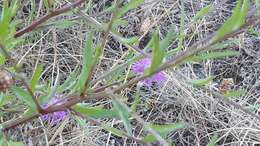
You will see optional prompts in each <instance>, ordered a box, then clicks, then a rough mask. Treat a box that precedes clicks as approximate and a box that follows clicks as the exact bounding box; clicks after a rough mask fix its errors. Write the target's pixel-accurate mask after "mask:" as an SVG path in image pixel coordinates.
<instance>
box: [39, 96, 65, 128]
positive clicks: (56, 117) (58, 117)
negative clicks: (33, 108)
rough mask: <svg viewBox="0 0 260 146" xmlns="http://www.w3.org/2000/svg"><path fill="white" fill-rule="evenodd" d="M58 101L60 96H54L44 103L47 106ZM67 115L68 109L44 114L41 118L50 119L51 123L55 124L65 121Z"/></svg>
mask: <svg viewBox="0 0 260 146" xmlns="http://www.w3.org/2000/svg"><path fill="white" fill-rule="evenodd" d="M57 101H58V98H56V97H54V98H52V99H51V100H50V101H49V102H48V103H47V104H46V105H44V106H43V107H44V108H46V107H47V106H49V105H51V104H54V103H56V102H57ZM67 115H68V112H67V111H58V112H54V113H49V114H46V115H42V116H41V119H42V120H43V121H48V122H49V123H51V124H53V125H55V124H57V123H59V122H61V121H63V120H64V119H65V118H66V117H67Z"/></svg>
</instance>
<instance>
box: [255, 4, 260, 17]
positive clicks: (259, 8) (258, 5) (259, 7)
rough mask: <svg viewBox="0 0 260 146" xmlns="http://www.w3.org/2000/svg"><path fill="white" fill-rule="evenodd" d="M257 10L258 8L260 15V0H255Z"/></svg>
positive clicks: (259, 15) (259, 14)
mask: <svg viewBox="0 0 260 146" xmlns="http://www.w3.org/2000/svg"><path fill="white" fill-rule="evenodd" d="M255 5H256V10H257V12H256V13H257V16H258V17H260V0H255Z"/></svg>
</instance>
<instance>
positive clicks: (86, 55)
mask: <svg viewBox="0 0 260 146" xmlns="http://www.w3.org/2000/svg"><path fill="white" fill-rule="evenodd" d="M92 39H93V34H92V33H91V34H89V35H88V37H87V41H86V45H85V48H84V49H83V67H82V71H81V74H80V77H79V81H78V85H79V88H80V89H82V88H83V87H84V85H85V82H86V80H87V78H88V76H89V72H90V69H91V65H92V63H93V47H92V43H93V42H92Z"/></svg>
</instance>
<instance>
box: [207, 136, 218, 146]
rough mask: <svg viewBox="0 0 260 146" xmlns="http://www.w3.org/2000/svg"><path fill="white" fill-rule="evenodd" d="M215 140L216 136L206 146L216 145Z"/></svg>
mask: <svg viewBox="0 0 260 146" xmlns="http://www.w3.org/2000/svg"><path fill="white" fill-rule="evenodd" d="M217 140H218V136H217V135H214V136H213V137H212V138H211V140H210V142H209V143H208V144H207V146H215V144H216V143H217Z"/></svg>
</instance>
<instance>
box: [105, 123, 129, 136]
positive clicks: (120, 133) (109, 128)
mask: <svg viewBox="0 0 260 146" xmlns="http://www.w3.org/2000/svg"><path fill="white" fill-rule="evenodd" d="M103 128H104V129H105V130H107V131H109V132H111V133H112V134H114V135H116V136H118V137H123V136H124V135H123V133H122V132H121V131H120V130H118V129H116V128H114V127H111V126H107V125H105V126H103Z"/></svg>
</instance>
